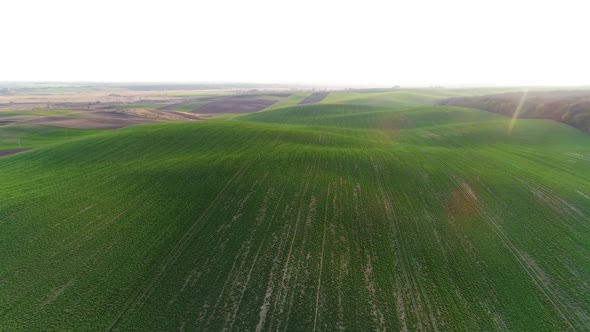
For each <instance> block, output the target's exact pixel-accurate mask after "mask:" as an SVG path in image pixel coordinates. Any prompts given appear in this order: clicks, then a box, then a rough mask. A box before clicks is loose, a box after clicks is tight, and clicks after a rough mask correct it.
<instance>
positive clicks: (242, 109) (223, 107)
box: [195, 96, 277, 114]
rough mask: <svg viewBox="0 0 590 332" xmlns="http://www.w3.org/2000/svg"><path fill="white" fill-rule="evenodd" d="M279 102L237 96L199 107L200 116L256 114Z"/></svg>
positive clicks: (197, 111)
mask: <svg viewBox="0 0 590 332" xmlns="http://www.w3.org/2000/svg"><path fill="white" fill-rule="evenodd" d="M276 102H277V100H268V99H257V98H254V97H253V96H235V97H228V98H223V99H219V100H214V101H212V102H210V103H208V104H206V105H203V106H201V107H199V109H198V110H196V111H195V113H199V114H228V113H254V112H258V111H262V110H263V109H265V108H267V107H269V106H272V105H273V104H275V103H276Z"/></svg>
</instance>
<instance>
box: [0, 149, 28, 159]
mask: <svg viewBox="0 0 590 332" xmlns="http://www.w3.org/2000/svg"><path fill="white" fill-rule="evenodd" d="M29 150H32V149H31V148H23V149H12V150H0V157H5V156H9V155H11V154H15V153H19V152H25V151H29Z"/></svg>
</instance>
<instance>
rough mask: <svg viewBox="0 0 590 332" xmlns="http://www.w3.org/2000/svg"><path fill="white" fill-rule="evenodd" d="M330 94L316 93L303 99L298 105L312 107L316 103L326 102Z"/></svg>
mask: <svg viewBox="0 0 590 332" xmlns="http://www.w3.org/2000/svg"><path fill="white" fill-rule="evenodd" d="M328 94H329V92H324V91H322V92H314V93H312V94H311V95H310V96H308V97H307V98H305V99H303V100H302V101H301V102H300V103H299V104H298V105H311V104H315V103H319V102H320V101H322V100H324V98H326V97H327V96H328Z"/></svg>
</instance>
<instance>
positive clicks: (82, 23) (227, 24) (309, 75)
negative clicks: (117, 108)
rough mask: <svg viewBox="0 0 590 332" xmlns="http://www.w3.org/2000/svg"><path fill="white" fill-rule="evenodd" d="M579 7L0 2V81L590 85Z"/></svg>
mask: <svg viewBox="0 0 590 332" xmlns="http://www.w3.org/2000/svg"><path fill="white" fill-rule="evenodd" d="M588 3H590V2H589V1H572V0H559V1H543V0H540V1H529V0H494V1H477V0H471V1H469V0H445V1H442V0H440V1H427V0H411V1H410V0H408V1H395V0H390V1H372V0H363V1H321V0H315V1H311V0H297V1H280V0H275V1H266V0H248V1H245V0H243V1H229V0H211V1H210V0H201V1H199V0H193V1H181V0H165V1H149V0H143V1H131V0H100V1H99V0H77V1H69V0H51V1H47V0H2V4H1V6H0V10H1V14H0V32H1V38H0V45H1V48H0V81H6V80H94V81H197V82H200V81H225V82H227V81H232V82H277V83H316V84H325V83H339V84H351V83H358V84H376V85H386V86H389V85H394V84H400V85H410V84H480V85H481V84H510V85H519V84H538V85H543V84H545V85H547V84H550V85H578V84H590V42H589V40H590V36H589V32H590V27H589V25H588V19H589V16H588V15H589V13H590V11H589V10H590V4H588Z"/></svg>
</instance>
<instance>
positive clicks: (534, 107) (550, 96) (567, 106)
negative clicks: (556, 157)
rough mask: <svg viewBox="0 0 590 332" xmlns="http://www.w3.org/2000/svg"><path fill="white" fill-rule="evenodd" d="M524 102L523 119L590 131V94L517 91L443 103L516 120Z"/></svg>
mask: <svg viewBox="0 0 590 332" xmlns="http://www.w3.org/2000/svg"><path fill="white" fill-rule="evenodd" d="M521 101H522V107H521V110H520V114H519V117H520V118H529V119H551V120H555V121H559V122H563V123H566V124H568V125H571V126H573V127H576V128H578V129H581V130H584V131H586V132H590V91H582V90H574V91H535V92H513V93H503V94H494V95H484V96H473V97H456V98H449V99H444V100H441V101H440V102H439V104H440V105H449V106H459V107H469V108H477V109H481V110H484V111H489V112H494V113H499V114H502V115H505V116H508V117H512V116H513V114H514V112H515V111H516V109H517V107H518V105H519V104H520V103H521Z"/></svg>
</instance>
